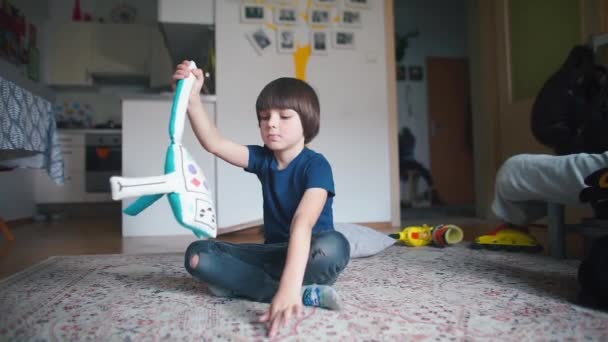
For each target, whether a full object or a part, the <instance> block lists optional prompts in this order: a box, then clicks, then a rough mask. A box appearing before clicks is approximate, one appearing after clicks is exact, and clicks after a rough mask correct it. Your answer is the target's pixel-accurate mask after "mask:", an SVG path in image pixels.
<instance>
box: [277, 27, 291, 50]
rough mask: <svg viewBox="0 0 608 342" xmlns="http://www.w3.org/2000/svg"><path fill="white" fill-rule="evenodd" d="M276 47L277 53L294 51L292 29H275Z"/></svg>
mask: <svg viewBox="0 0 608 342" xmlns="http://www.w3.org/2000/svg"><path fill="white" fill-rule="evenodd" d="M277 49H278V52H279V53H292V52H295V51H296V33H295V31H294V30H293V29H283V28H281V29H278V30H277Z"/></svg>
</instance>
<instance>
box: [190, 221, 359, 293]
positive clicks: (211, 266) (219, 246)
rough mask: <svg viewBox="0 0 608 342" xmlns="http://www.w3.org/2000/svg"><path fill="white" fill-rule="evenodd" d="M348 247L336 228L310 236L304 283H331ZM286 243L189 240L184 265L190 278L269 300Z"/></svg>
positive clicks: (344, 259)
mask: <svg viewBox="0 0 608 342" xmlns="http://www.w3.org/2000/svg"><path fill="white" fill-rule="evenodd" d="M349 255H350V246H349V244H348V241H347V240H346V238H344V236H343V235H342V234H340V233H339V232H336V231H330V232H323V233H320V234H315V235H313V236H312V240H311V248H310V254H309V260H308V265H307V267H306V272H305V274H304V284H312V283H316V284H332V283H333V282H335V280H336V278H337V276H338V274H339V273H340V272H341V271H342V270H343V269H344V268H345V267H346V265H347V264H348V260H349ZM286 256H287V243H280V244H264V245H263V244H233V243H227V242H220V241H216V240H201V241H195V242H193V243H192V244H191V245H190V246H189V247H188V250H187V251H186V256H185V266H186V269H187V270H188V272H189V273H190V274H192V275H193V276H194V277H196V278H199V279H201V280H203V281H206V282H207V283H209V284H210V285H212V286H215V287H219V288H222V289H225V290H228V291H230V292H232V293H234V294H236V295H240V296H244V297H246V298H249V299H252V300H255V301H259V302H270V301H271V300H272V298H273V297H274V294H275V293H276V291H277V289H278V285H279V280H280V278H281V274H282V272H283V268H284V266H285V259H286Z"/></svg>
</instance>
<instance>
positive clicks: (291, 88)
mask: <svg viewBox="0 0 608 342" xmlns="http://www.w3.org/2000/svg"><path fill="white" fill-rule="evenodd" d="M255 109H256V112H257V115H258V124H259V123H260V112H263V111H265V110H269V109H292V110H294V111H296V112H297V113H298V115H299V116H300V121H302V128H303V130H304V143H305V144H308V143H309V142H310V141H312V139H314V137H316V136H317V134H318V133H319V122H320V115H321V110H320V106H319V98H318V97H317V94H316V93H315V91H314V89H312V87H311V86H310V85H308V83H306V82H304V81H302V80H299V79H297V78H291V77H281V78H277V79H276V80H274V81H272V82H270V83H268V84H267V85H266V86H265V87H264V89H262V91H261V92H260V95H258V99H257V101H256V103H255Z"/></svg>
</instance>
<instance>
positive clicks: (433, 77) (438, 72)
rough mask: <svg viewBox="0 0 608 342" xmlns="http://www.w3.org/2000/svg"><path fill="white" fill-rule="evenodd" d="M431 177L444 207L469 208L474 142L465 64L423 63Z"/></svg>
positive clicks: (454, 61) (442, 59)
mask: <svg viewBox="0 0 608 342" xmlns="http://www.w3.org/2000/svg"><path fill="white" fill-rule="evenodd" d="M426 69H427V86H428V101H429V129H430V132H429V136H430V139H429V141H430V156H431V173H432V175H433V180H434V182H435V189H436V190H437V192H438V193H439V196H440V198H441V200H442V201H443V202H445V203H446V204H472V203H474V200H475V195H474V184H473V142H472V129H471V125H472V122H471V119H472V118H471V108H470V91H469V89H470V86H469V71H468V63H467V60H466V59H464V58H445V57H428V58H427V59H426Z"/></svg>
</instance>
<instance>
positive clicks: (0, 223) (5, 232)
mask: <svg viewBox="0 0 608 342" xmlns="http://www.w3.org/2000/svg"><path fill="white" fill-rule="evenodd" d="M0 230H2V235H4V238H5V239H6V240H8V241H14V240H15V236H14V235H13V233H11V230H10V229H8V226H7V225H6V222H4V220H3V219H2V217H0Z"/></svg>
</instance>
